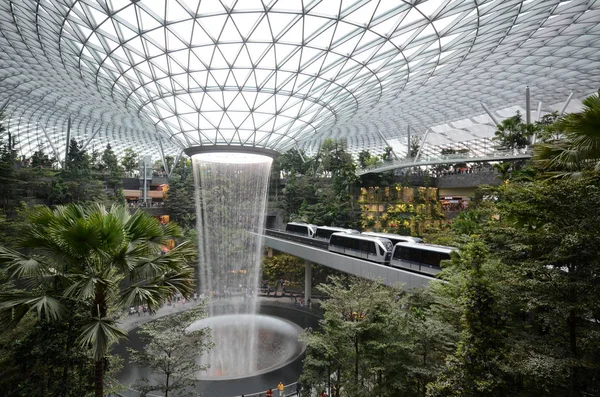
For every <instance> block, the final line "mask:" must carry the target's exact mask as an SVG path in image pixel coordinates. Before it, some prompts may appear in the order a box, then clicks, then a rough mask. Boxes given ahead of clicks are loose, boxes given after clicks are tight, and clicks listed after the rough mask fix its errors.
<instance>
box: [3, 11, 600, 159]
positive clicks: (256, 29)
mask: <svg viewBox="0 0 600 397" xmlns="http://www.w3.org/2000/svg"><path fill="white" fill-rule="evenodd" d="M599 23H600V1H598V0H573V1H560V0H526V1H520V0H423V1H420V0H411V1H401V0H18V1H16V0H12V1H11V0H2V1H1V2H0V99H1V100H2V101H3V102H5V101H8V105H7V108H6V110H5V113H6V114H7V115H8V118H9V123H10V128H11V130H12V131H16V133H17V135H18V137H19V140H20V142H21V144H22V145H23V146H24V147H25V148H29V150H30V151H31V150H36V149H37V148H38V147H39V146H41V147H50V146H53V147H54V150H55V152H56V153H58V152H61V150H63V146H64V140H65V134H66V126H67V120H68V118H69V117H70V118H71V121H72V136H73V137H75V138H77V139H81V140H91V141H93V142H96V144H97V145H102V144H105V143H106V142H110V143H111V144H113V146H116V147H117V149H122V148H124V147H128V146H131V147H135V148H136V149H137V150H138V151H141V152H144V153H148V152H153V151H156V148H157V142H158V141H161V142H162V146H163V147H164V150H165V151H166V152H168V153H176V152H178V151H179V150H180V149H181V148H185V147H189V146H198V145H242V146H256V147H262V148H269V149H275V150H278V151H282V150H286V149H289V148H292V147H302V148H305V149H309V150H310V149H313V150H314V148H315V147H317V146H318V144H319V142H320V141H322V140H323V139H324V138H327V137H335V138H338V137H345V138H347V139H348V142H349V146H350V147H351V148H352V149H353V150H360V149H362V148H377V147H381V146H383V145H384V142H383V141H384V139H385V140H387V139H394V138H399V137H402V136H405V135H406V133H407V129H408V128H412V130H413V131H415V132H414V134H423V133H424V132H425V130H426V129H427V128H430V127H435V126H438V130H435V131H436V133H441V134H442V135H444V136H445V137H446V138H447V139H448V140H449V141H461V140H465V139H466V138H467V137H464V136H462V137H461V135H460V134H457V135H456V137H453V134H452V133H451V130H452V129H454V128H458V129H460V128H463V130H465V128H464V126H463V127H460V125H461V123H463V124H464V123H465V122H466V123H467V124H468V125H472V126H475V127H476V126H477V125H481V124H486V123H488V124H489V123H490V118H489V117H488V116H483V117H482V116H481V114H483V111H482V108H481V102H482V101H483V102H486V103H487V104H488V106H489V107H490V108H492V109H493V110H494V111H496V110H500V109H504V108H508V107H510V106H516V105H522V104H523V103H524V88H525V85H526V84H528V85H529V86H530V87H531V92H532V103H533V104H534V106H535V104H537V103H538V102H540V101H542V102H543V104H544V111H549V110H552V108H551V104H556V103H559V102H564V100H565V99H566V98H567V96H568V95H569V94H570V93H571V92H574V94H575V97H576V98H581V97H583V96H585V95H587V94H590V93H592V92H594V91H595V90H597V89H598V87H600V27H599ZM457 123H458V124H457ZM440 125H441V126H445V127H443V128H441V129H440V128H439V126H440ZM466 130H470V129H469V128H466ZM474 130H476V128H474V129H473V131H474ZM468 138H470V139H476V138H481V135H478V134H477V133H476V132H473V133H471V135H469V136H468Z"/></svg>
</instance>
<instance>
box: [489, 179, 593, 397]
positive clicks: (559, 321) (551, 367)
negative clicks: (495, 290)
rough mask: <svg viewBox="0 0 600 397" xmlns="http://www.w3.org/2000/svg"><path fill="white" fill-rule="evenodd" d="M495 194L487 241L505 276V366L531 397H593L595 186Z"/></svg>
mask: <svg viewBox="0 0 600 397" xmlns="http://www.w3.org/2000/svg"><path fill="white" fill-rule="evenodd" d="M497 195H498V202H497V211H498V215H499V217H500V219H501V220H502V223H500V224H498V225H497V226H496V227H495V228H492V229H491V230H490V231H489V232H488V233H486V240H487V241H488V245H489V246H490V247H492V248H493V249H494V250H495V251H496V252H497V253H498V254H499V256H500V257H501V258H502V260H503V262H504V263H505V265H506V266H507V272H508V274H509V275H510V277H508V278H507V281H506V283H507V285H506V287H505V288H506V292H505V293H504V295H505V296H508V297H510V303H511V305H512V306H513V307H514V308H515V309H514V311H515V312H516V313H515V315H514V319H513V321H514V322H515V324H514V325H513V329H514V333H513V335H511V337H512V339H513V343H512V344H511V345H512V346H514V349H512V350H511V352H510V354H511V360H512V361H511V366H512V367H513V368H514V370H515V372H516V373H517V374H518V375H519V376H521V377H522V378H523V385H522V388H523V389H524V390H526V391H527V392H528V393H529V395H595V394H598V392H599V391H600V378H599V377H598V375H597V374H598V373H599V372H598V370H599V361H598V355H597V354H598V353H597V352H598V351H600V350H599V349H600V336H599V334H598V329H597V325H596V324H595V320H590V319H595V318H596V317H597V315H598V313H599V312H598V308H599V307H600V302H599V300H598V295H597V293H596V291H597V282H598V281H597V275H598V274H600V259H599V258H600V244H599V242H600V241H599V240H598V236H599V235H600V233H599V232H600V230H599V226H598V225H600V216H598V214H597V212H596V211H593V210H591V209H592V208H595V207H596V206H597V203H598V202H599V201H598V200H600V186H599V184H598V181H596V180H594V181H590V180H586V179H582V180H570V179H565V180H558V181H553V182H552V183H547V182H544V181H536V182H535V183H527V184H508V185H506V186H504V187H502V188H500V189H498V191H497ZM522 313H527V316H526V317H524V316H522ZM523 349H526V351H527V352H528V354H524V352H523ZM586 393H587V394H586Z"/></svg>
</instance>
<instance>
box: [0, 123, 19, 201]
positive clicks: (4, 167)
mask: <svg viewBox="0 0 600 397" xmlns="http://www.w3.org/2000/svg"><path fill="white" fill-rule="evenodd" d="M16 145H17V142H16V139H15V137H13V136H11V133H10V131H9V130H8V129H7V128H6V127H5V126H4V114H3V113H2V112H0V186H2V189H1V190H0V200H2V208H3V210H4V211H7V210H10V209H11V208H12V207H13V206H14V204H15V201H16V200H17V199H18V197H19V187H20V185H21V182H20V180H19V179H18V178H17V175H16V169H15V163H16V161H17V157H18V156H17V153H18V152H17V149H16Z"/></svg>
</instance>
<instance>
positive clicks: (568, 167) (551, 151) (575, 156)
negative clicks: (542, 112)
mask: <svg viewBox="0 0 600 397" xmlns="http://www.w3.org/2000/svg"><path fill="white" fill-rule="evenodd" d="M543 137H544V140H543V141H542V143H541V144H539V145H536V146H535V148H534V164H536V165H537V166H538V167H540V168H541V169H542V170H543V171H545V172H547V173H548V175H550V176H559V177H562V176H568V175H571V176H579V175H580V174H581V173H593V174H595V175H597V174H598V171H600V94H595V95H592V96H589V97H587V98H586V99H584V101H583V110H582V111H581V112H578V113H570V114H567V115H565V116H563V117H561V118H560V119H558V120H557V121H556V122H555V123H554V124H552V125H551V126H548V127H547V133H546V135H544V136H543Z"/></svg>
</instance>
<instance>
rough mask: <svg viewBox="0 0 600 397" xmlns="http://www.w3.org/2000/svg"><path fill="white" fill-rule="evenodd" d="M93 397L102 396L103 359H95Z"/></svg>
mask: <svg viewBox="0 0 600 397" xmlns="http://www.w3.org/2000/svg"><path fill="white" fill-rule="evenodd" d="M94 382H95V383H94V389H95V393H94V396H95V397H104V360H103V359H101V360H97V361H96V363H95V368H94Z"/></svg>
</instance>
